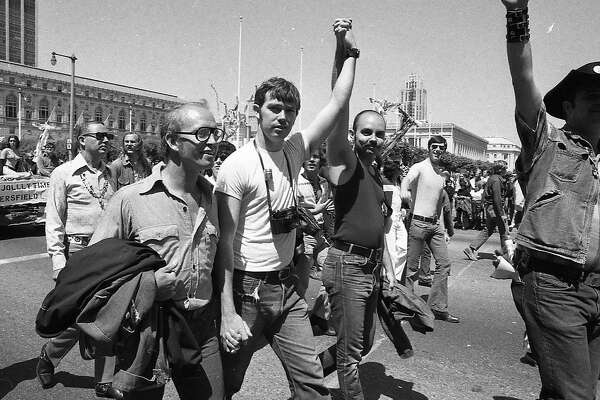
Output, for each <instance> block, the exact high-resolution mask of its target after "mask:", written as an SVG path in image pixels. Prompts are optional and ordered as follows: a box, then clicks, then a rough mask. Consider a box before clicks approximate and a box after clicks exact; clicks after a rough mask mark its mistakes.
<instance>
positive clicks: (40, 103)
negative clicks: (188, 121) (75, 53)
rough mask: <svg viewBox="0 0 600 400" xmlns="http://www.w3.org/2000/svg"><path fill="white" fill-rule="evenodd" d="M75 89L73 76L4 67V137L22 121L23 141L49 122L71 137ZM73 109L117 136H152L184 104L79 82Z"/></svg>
mask: <svg viewBox="0 0 600 400" xmlns="http://www.w3.org/2000/svg"><path fill="white" fill-rule="evenodd" d="M0 1H1V0H0ZM70 87H71V75H69V74H63V73H60V72H54V71H49V70H44V69H40V68H35V67H30V66H26V65H21V64H16V63H11V62H5V61H0V136H6V135H9V134H16V135H18V134H19V120H20V122H21V123H20V125H21V134H22V135H23V136H25V135H27V134H29V135H31V134H34V133H35V134H37V133H39V130H38V128H37V127H36V126H35V125H36V124H43V123H45V122H47V121H48V122H50V123H51V124H52V125H55V126H58V127H60V128H61V129H63V130H65V131H68V127H69V99H70ZM74 103H75V104H74V107H73V111H74V119H75V120H76V121H77V120H78V119H83V120H84V121H90V120H95V121H99V122H106V123H107V125H108V127H109V128H112V129H115V130H118V131H123V132H125V131H132V132H139V133H144V134H149V135H153V134H158V133H159V124H160V122H161V121H162V119H163V117H164V114H165V113H166V111H167V110H168V109H169V108H171V107H173V106H175V105H178V104H181V103H182V100H180V99H179V98H178V97H176V96H173V95H170V94H165V93H159V92H154V91H151V90H145V89H139V88H135V87H131V86H125V85H120V84H116V83H111V82H105V81H101V80H97V79H90V78H84V77H80V76H76V77H75V102H74ZM19 105H20V110H19ZM19 114H20V119H19Z"/></svg>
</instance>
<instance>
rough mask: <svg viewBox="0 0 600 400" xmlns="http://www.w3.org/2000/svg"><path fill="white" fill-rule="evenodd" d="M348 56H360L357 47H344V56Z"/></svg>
mask: <svg viewBox="0 0 600 400" xmlns="http://www.w3.org/2000/svg"><path fill="white" fill-rule="evenodd" d="M348 57H354V58H358V57H360V50H359V49H357V48H356V47H352V48H351V49H346V58H348Z"/></svg>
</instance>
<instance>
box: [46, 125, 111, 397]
mask: <svg viewBox="0 0 600 400" xmlns="http://www.w3.org/2000/svg"><path fill="white" fill-rule="evenodd" d="M76 129H77V133H78V135H77V144H78V146H79V154H77V156H76V157H75V158H74V159H73V160H71V161H68V162H66V163H64V164H62V165H60V166H58V167H56V168H55V169H54V171H52V174H51V175H50V186H49V187H48V193H47V199H46V245H47V248H48V254H49V255H50V259H51V260H52V279H54V280H56V279H57V277H58V274H59V273H60V271H61V270H62V269H63V268H64V267H65V264H66V262H67V259H68V258H69V255H71V254H73V253H74V252H76V251H78V250H81V249H83V248H84V247H86V246H87V245H88V244H89V241H90V237H91V236H92V234H93V233H94V229H95V228H96V223H97V222H98V219H99V218H100V215H101V214H102V212H103V210H104V209H105V208H106V205H107V203H108V200H109V199H110V198H111V197H112V195H113V193H114V191H115V187H114V183H115V182H114V178H113V176H112V174H111V172H110V170H109V169H108V168H107V166H106V164H105V163H104V160H103V159H104V158H105V157H106V152H107V151H108V148H109V146H110V140H112V139H114V135H113V134H112V133H110V132H109V131H108V129H107V128H106V127H105V126H104V124H102V123H100V122H89V123H85V124H83V125H82V126H78V127H76ZM78 339H79V329H78V328H76V327H75V326H71V327H69V328H67V329H66V330H65V331H63V332H62V333H61V334H60V335H59V336H57V337H54V338H52V339H50V340H49V341H48V342H47V343H46V344H45V345H44V346H43V347H42V351H41V354H40V359H39V361H38V364H37V368H36V374H37V377H38V379H39V381H40V383H41V385H42V387H43V388H44V389H47V388H50V387H52V386H54V385H55V384H56V380H55V379H54V369H55V368H56V367H57V366H58V363H59V362H60V361H61V360H62V358H63V357H64V356H65V355H66V354H67V353H68V352H69V350H71V348H72V347H73V346H74V345H75V343H77V340H78ZM107 360H108V362H107V363H106V366H105V368H104V371H105V372H103V371H102V363H100V362H96V373H95V375H96V379H97V380H98V383H96V394H98V395H99V396H102V397H107V396H108V397H115V396H116V397H115V398H118V397H119V393H115V392H114V390H113V389H112V387H111V385H110V382H111V381H112V375H113V372H114V359H107Z"/></svg>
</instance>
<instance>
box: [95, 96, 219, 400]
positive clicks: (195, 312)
mask: <svg viewBox="0 0 600 400" xmlns="http://www.w3.org/2000/svg"><path fill="white" fill-rule="evenodd" d="M222 138H223V131H222V130H220V129H218V128H217V123H216V121H215V118H214V116H213V114H212V113H211V112H210V111H209V110H208V108H207V105H206V103H205V102H202V103H187V104H183V105H181V106H179V107H177V108H175V109H174V110H172V111H170V112H169V113H167V115H166V120H165V123H164V124H163V125H162V126H161V144H162V150H163V153H164V154H163V155H164V159H165V161H164V163H160V164H158V165H156V166H155V167H154V168H153V170H152V174H151V175H150V176H149V177H147V178H145V179H142V180H141V181H139V182H136V183H134V184H132V185H129V186H127V187H124V188H123V189H122V190H119V191H118V192H117V193H116V194H115V196H114V197H113V198H112V200H111V202H110V205H109V207H108V208H107V210H106V213H105V214H104V215H103V216H102V217H101V218H100V222H99V223H98V228H97V229H96V231H95V232H94V236H93V237H92V240H91V242H92V243H95V242H98V241H100V240H102V239H106V238H122V239H130V240H136V241H138V242H140V243H143V244H145V245H147V246H149V247H151V248H152V249H154V250H155V251H156V252H157V253H158V254H159V255H160V256H161V258H163V259H164V260H165V261H166V266H165V267H163V268H161V269H159V270H157V271H156V272H155V278H156V286H157V297H156V301H159V302H164V301H172V302H173V303H174V304H175V307H176V308H177V309H178V310H179V311H180V312H181V313H182V314H183V316H184V318H185V322H186V323H187V325H188V326H189V328H190V330H191V332H193V334H194V337H195V339H196V342H197V344H198V345H199V347H200V348H201V356H202V357H201V361H199V362H198V363H197V364H192V363H188V364H187V365H185V366H179V364H178V366H174V365H173V366H172V378H173V382H174V383H175V387H176V389H177V392H178V393H179V397H180V398H181V399H184V400H185V399H215V400H216V399H222V398H223V396H224V395H223V369H222V365H221V355H220V351H219V339H218V330H217V321H216V318H217V316H218V313H219V308H218V305H217V304H218V302H216V301H214V300H213V299H214V296H213V292H215V293H216V295H218V289H217V290H213V279H212V274H213V261H214V257H215V253H216V249H217V241H218V237H219V224H218V222H217V204H216V201H215V199H214V196H213V191H212V185H211V184H210V183H209V182H208V181H207V180H206V179H205V178H204V177H203V176H202V174H203V172H204V171H205V170H207V169H209V168H211V167H212V165H213V159H214V146H213V145H214V144H216V143H218V142H219V141H220V140H221V139H222ZM170 361H171V360H170ZM146 378H151V377H146ZM163 394H164V386H160V385H159V386H158V387H156V388H153V389H149V390H139V391H137V390H132V391H128V392H126V393H125V398H126V399H160V398H162V396H163Z"/></svg>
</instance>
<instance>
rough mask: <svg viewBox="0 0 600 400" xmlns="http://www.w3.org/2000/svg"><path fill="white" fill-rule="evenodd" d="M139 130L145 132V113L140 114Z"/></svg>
mask: <svg viewBox="0 0 600 400" xmlns="http://www.w3.org/2000/svg"><path fill="white" fill-rule="evenodd" d="M140 131H141V132H146V114H142V115H141V116H140Z"/></svg>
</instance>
